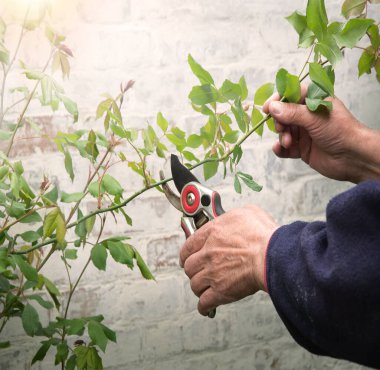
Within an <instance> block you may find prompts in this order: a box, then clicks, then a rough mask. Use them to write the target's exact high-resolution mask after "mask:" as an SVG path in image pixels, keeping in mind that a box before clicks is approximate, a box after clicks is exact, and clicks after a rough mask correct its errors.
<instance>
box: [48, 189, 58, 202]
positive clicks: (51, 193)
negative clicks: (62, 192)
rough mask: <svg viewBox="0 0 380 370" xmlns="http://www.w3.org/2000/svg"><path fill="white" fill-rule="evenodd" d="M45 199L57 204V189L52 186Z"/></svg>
mask: <svg viewBox="0 0 380 370" xmlns="http://www.w3.org/2000/svg"><path fill="white" fill-rule="evenodd" d="M45 198H47V199H48V200H50V202H52V203H57V200H58V188H57V187H56V186H54V188H53V189H51V190H50V191H49V192H48V193H46V194H45Z"/></svg>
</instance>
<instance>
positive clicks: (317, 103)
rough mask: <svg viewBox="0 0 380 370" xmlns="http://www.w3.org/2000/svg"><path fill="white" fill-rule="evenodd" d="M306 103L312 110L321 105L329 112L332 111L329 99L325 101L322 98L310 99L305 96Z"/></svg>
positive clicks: (317, 108) (319, 107)
mask: <svg viewBox="0 0 380 370" xmlns="http://www.w3.org/2000/svg"><path fill="white" fill-rule="evenodd" d="M306 105H307V107H308V108H309V110H311V111H312V112H315V111H317V110H319V109H321V108H323V107H325V108H327V109H328V111H329V112H331V111H332V109H333V105H332V102H331V101H325V100H322V99H310V98H306Z"/></svg>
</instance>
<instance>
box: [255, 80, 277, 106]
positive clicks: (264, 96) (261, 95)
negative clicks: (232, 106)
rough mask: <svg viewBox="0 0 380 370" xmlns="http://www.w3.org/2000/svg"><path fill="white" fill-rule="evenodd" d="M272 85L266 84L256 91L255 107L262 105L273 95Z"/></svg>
mask: <svg viewBox="0 0 380 370" xmlns="http://www.w3.org/2000/svg"><path fill="white" fill-rule="evenodd" d="M273 91H274V84H273V83H271V82H268V83H266V84H264V85H262V86H261V87H259V88H258V89H257V90H256V93H255V97H254V103H255V104H256V105H264V103H265V102H266V101H267V100H268V99H269V98H270V97H271V96H272V95H273Z"/></svg>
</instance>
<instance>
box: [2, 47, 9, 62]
mask: <svg viewBox="0 0 380 370" xmlns="http://www.w3.org/2000/svg"><path fill="white" fill-rule="evenodd" d="M0 63H4V64H8V63H9V50H8V49H7V48H6V47H5V46H4V45H3V44H2V43H0Z"/></svg>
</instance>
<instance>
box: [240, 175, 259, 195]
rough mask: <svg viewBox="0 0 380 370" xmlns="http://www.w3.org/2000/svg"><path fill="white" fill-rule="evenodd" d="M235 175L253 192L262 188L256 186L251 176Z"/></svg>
mask: <svg viewBox="0 0 380 370" xmlns="http://www.w3.org/2000/svg"><path fill="white" fill-rule="evenodd" d="M237 175H238V176H239V177H240V179H241V180H242V181H243V182H244V183H245V185H247V186H248V187H249V188H250V189H252V190H253V191H261V189H262V188H263V187H262V186H261V185H259V184H257V183H256V182H255V181H254V180H253V178H252V176H251V175H248V174H247V173H244V172H238V173H237Z"/></svg>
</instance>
